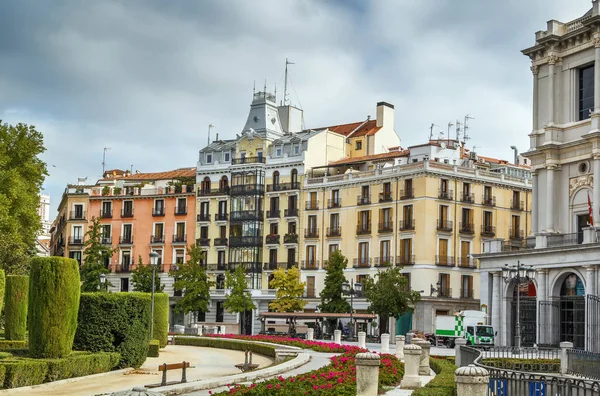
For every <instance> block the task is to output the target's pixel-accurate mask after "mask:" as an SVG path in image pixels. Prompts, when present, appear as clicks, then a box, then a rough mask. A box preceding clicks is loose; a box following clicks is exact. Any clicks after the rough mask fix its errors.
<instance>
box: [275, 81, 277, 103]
mask: <svg viewBox="0 0 600 396" xmlns="http://www.w3.org/2000/svg"><path fill="white" fill-rule="evenodd" d="M275 103H277V83H275Z"/></svg>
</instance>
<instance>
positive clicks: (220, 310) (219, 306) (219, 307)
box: [216, 301, 225, 323]
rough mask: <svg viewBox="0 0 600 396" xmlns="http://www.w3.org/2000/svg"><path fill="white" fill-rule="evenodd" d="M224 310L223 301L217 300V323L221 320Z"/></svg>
mask: <svg viewBox="0 0 600 396" xmlns="http://www.w3.org/2000/svg"><path fill="white" fill-rule="evenodd" d="M224 312H225V301H217V319H216V322H217V323H222V322H223V313H224Z"/></svg>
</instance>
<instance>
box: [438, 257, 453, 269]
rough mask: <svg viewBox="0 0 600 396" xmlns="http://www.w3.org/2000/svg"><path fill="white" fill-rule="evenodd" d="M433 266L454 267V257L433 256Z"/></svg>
mask: <svg viewBox="0 0 600 396" xmlns="http://www.w3.org/2000/svg"><path fill="white" fill-rule="evenodd" d="M435 265H438V266H441V267H454V257H452V256H435Z"/></svg>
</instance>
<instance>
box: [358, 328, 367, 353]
mask: <svg viewBox="0 0 600 396" xmlns="http://www.w3.org/2000/svg"><path fill="white" fill-rule="evenodd" d="M358 347H359V348H363V349H367V333H365V332H364V331H359V332H358Z"/></svg>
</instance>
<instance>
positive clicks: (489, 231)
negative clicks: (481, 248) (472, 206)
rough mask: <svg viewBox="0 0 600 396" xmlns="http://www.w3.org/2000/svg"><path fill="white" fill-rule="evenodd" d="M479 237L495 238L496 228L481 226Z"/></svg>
mask: <svg viewBox="0 0 600 396" xmlns="http://www.w3.org/2000/svg"><path fill="white" fill-rule="evenodd" d="M481 235H482V236H486V237H494V236H496V227H494V226H491V225H486V224H484V225H482V226H481Z"/></svg>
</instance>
